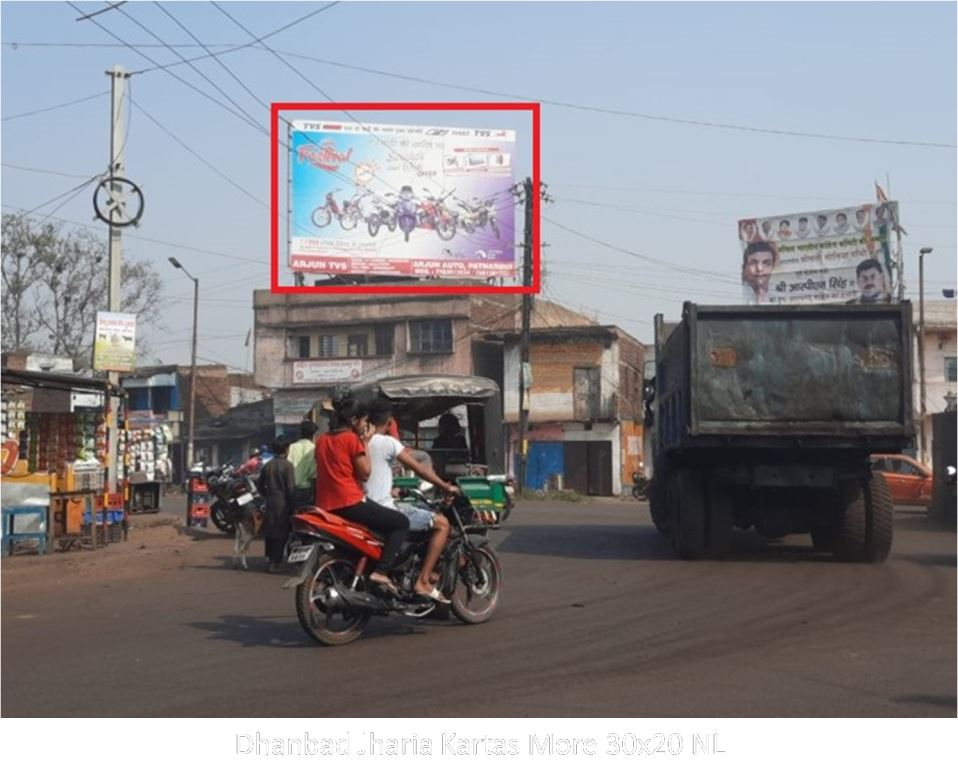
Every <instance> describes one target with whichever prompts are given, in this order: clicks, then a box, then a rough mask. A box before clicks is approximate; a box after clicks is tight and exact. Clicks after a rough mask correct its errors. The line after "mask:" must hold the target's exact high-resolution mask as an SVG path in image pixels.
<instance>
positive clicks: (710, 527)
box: [705, 480, 732, 557]
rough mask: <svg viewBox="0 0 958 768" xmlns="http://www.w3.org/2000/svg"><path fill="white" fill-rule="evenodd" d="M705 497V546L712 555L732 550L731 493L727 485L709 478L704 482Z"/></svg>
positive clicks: (721, 554) (715, 555)
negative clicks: (706, 514)
mask: <svg viewBox="0 0 958 768" xmlns="http://www.w3.org/2000/svg"><path fill="white" fill-rule="evenodd" d="M705 487H706V490H707V497H706V499H705V508H706V510H707V512H708V516H707V519H706V532H705V546H706V551H707V552H708V554H709V555H711V556H712V557H721V556H723V555H727V554H728V553H729V552H731V551H732V493H731V490H730V489H729V488H728V486H725V485H722V484H721V483H717V482H716V481H715V480H711V481H709V482H708V483H707V484H706V486H705Z"/></svg>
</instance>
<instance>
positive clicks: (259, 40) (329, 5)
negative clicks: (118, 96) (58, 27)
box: [121, 0, 339, 75]
mask: <svg viewBox="0 0 958 768" xmlns="http://www.w3.org/2000/svg"><path fill="white" fill-rule="evenodd" d="M336 5H339V0H336V1H335V2H332V3H326V5H324V6H322V7H320V8H317V9H316V10H314V11H310V12H309V13H307V14H306V15H304V16H300V17H298V18H296V19H293V20H292V21H291V22H289V23H288V24H284V25H283V26H282V27H279V28H278V29H274V30H273V31H272V32H268V33H267V34H265V35H263V36H262V37H257V38H256V39H255V40H253V41H252V42H249V43H243V44H241V45H237V46H234V47H232V48H229V49H227V50H225V51H220V53H219V54H212V53H210V54H206V55H203V56H196V57H194V58H192V59H189V61H200V60H202V59H208V58H210V57H211V56H214V55H220V56H222V55H223V54H225V53H233V52H234V51H241V50H243V49H244V48H252V47H254V46H255V45H257V44H258V43H259V44H262V42H263V40H269V38H271V37H274V36H276V35H278V34H279V33H280V32H285V31H286V30H287V29H289V28H291V27H294V26H296V25H297V24H300V23H302V22H304V21H306V19H309V18H312V17H313V16H316V15H317V14H320V13H322V12H323V11H328V10H329V9H330V8H332V7H334V6H336ZM254 37H255V35H254ZM121 42H122V41H121ZM182 63H184V62H173V63H171V64H156V62H154V64H156V66H154V67H150V68H148V69H141V70H139V71H137V72H134V73H133V74H134V75H141V74H146V73H147V72H153V71H155V70H157V69H164V70H166V69H171V68H172V67H176V66H179V65H180V64H182Z"/></svg>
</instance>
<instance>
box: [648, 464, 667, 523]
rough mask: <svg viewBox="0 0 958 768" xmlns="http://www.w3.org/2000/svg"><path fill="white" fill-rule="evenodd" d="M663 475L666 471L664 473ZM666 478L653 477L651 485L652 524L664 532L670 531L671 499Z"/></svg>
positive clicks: (650, 508)
mask: <svg viewBox="0 0 958 768" xmlns="http://www.w3.org/2000/svg"><path fill="white" fill-rule="evenodd" d="M662 475H663V477H664V476H665V473H664V472H663V473H662ZM666 486H667V483H666V481H665V480H663V479H660V480H658V481H656V479H655V478H652V482H651V484H650V485H649V514H650V515H651V516H652V524H653V525H654V526H655V530H657V531H658V532H659V533H662V534H666V535H667V534H668V532H669V499H668V488H667V487H666Z"/></svg>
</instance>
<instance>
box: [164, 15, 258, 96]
mask: <svg viewBox="0 0 958 768" xmlns="http://www.w3.org/2000/svg"><path fill="white" fill-rule="evenodd" d="M154 5H155V6H156V7H157V8H159V9H160V10H161V11H162V12H163V13H165V14H166V15H167V16H168V17H169V18H170V19H172V20H173V23H174V24H176V25H177V26H178V27H179V28H180V29H182V30H183V31H184V32H186V34H188V35H189V36H190V37H191V38H192V39H193V40H195V41H196V43H197V44H198V45H200V46H201V47H202V48H203V50H204V51H205V52H206V53H208V54H209V55H210V56H212V57H213V61H215V62H216V63H217V64H219V65H220V66H221V67H222V68H223V69H224V70H226V73H227V74H228V75H229V76H230V77H232V78H233V79H234V80H235V81H236V82H237V83H239V85H240V87H241V88H242V89H243V90H244V91H246V93H248V94H249V95H250V96H251V97H252V98H253V100H254V101H256V102H258V103H259V104H260V105H261V106H262V107H264V108H265V109H266V111H267V112H269V111H270V106H269V104H267V103H266V102H265V101H263V100H262V99H261V98H259V97H258V96H257V95H256V94H255V93H253V91H251V90H250V89H249V87H248V86H247V85H246V83H244V82H243V81H242V80H241V79H240V78H239V77H237V76H236V74H234V72H233V70H231V69H230V68H229V67H228V66H226V64H224V63H223V62H222V60H221V59H220V58H219V56H218V55H217V54H215V53H213V52H212V51H211V50H210V48H209V46H206V45H204V44H203V43H202V42H201V41H200V39H199V38H198V37H197V36H196V35H194V34H193V33H192V32H191V31H190V29H189V27H186V26H185V25H183V24H182V23H181V22H180V21H179V19H177V18H176V17H175V16H174V15H173V14H172V13H170V11H168V10H167V9H166V8H164V7H163V6H162V5H161V4H160V3H159V2H154Z"/></svg>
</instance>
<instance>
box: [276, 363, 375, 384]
mask: <svg viewBox="0 0 958 768" xmlns="http://www.w3.org/2000/svg"><path fill="white" fill-rule="evenodd" d="M362 376H363V361H362V360H300V361H297V362H294V363H293V383H294V384H337V383H351V384H355V383H356V382H358V381H359V380H360V379H361V378H362Z"/></svg>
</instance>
